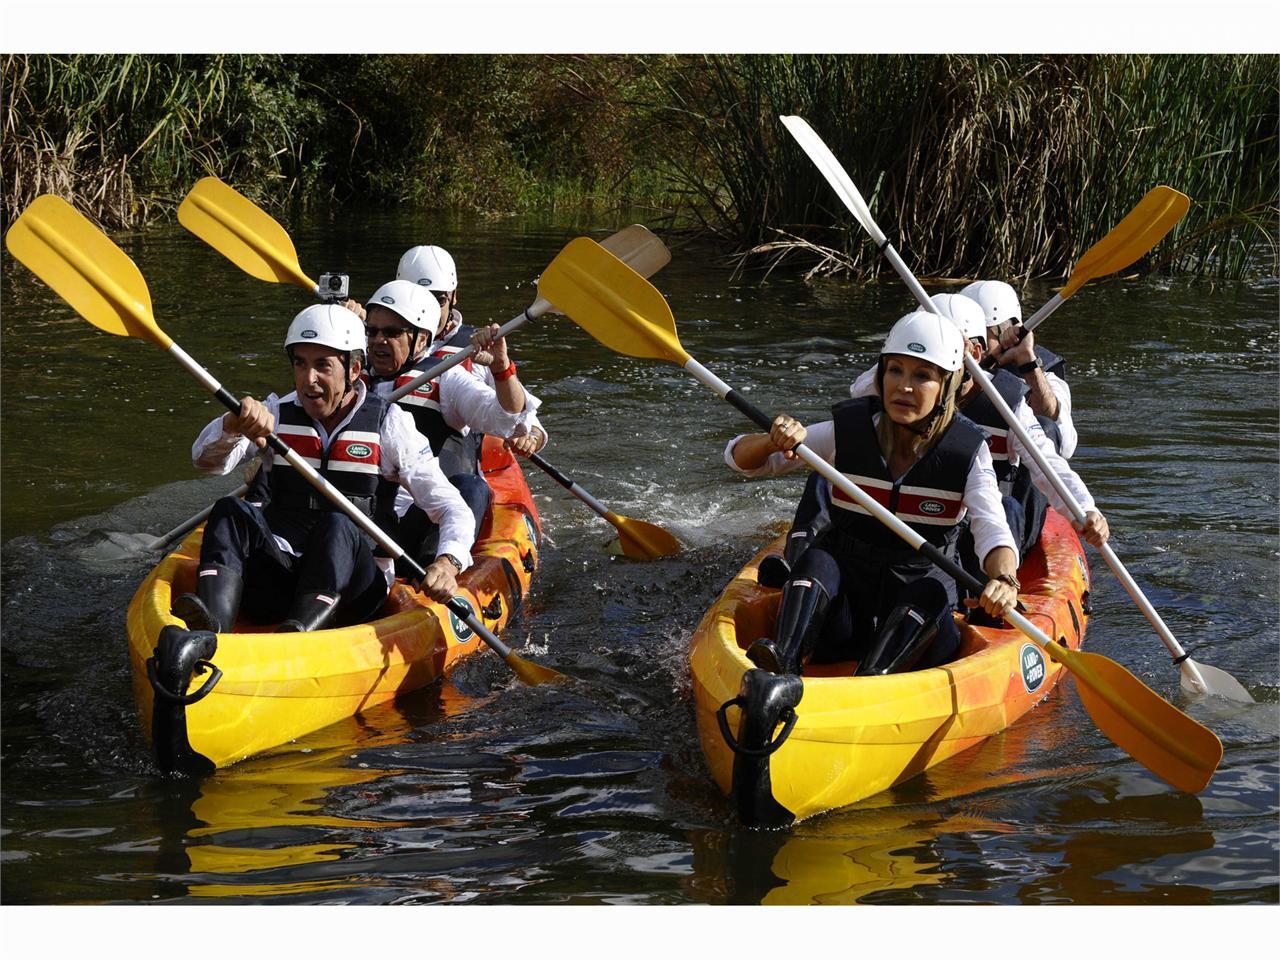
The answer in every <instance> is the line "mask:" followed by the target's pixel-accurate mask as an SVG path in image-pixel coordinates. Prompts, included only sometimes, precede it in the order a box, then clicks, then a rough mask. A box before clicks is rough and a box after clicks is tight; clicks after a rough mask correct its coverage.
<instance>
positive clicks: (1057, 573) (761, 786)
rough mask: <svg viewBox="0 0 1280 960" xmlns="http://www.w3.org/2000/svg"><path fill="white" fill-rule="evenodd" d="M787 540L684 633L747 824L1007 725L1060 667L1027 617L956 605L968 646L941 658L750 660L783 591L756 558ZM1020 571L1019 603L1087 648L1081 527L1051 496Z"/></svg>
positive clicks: (884, 785) (902, 773)
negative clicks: (999, 616) (892, 669)
mask: <svg viewBox="0 0 1280 960" xmlns="http://www.w3.org/2000/svg"><path fill="white" fill-rule="evenodd" d="M782 542H783V538H779V539H778V540H777V541H775V542H774V543H772V544H770V545H769V546H767V547H765V548H764V549H763V550H761V551H760V552H759V553H758V554H757V555H756V556H755V557H754V558H753V559H752V560H751V562H750V563H748V564H747V566H746V567H744V568H743V570H742V571H741V572H740V573H739V574H738V576H737V577H736V578H735V579H734V580H733V581H732V582H731V583H730V584H729V585H728V587H726V589H725V590H724V592H723V593H722V594H721V596H720V598H719V599H718V600H717V601H716V602H715V604H713V605H712V607H711V608H710V609H709V610H708V611H707V613H706V615H705V616H704V617H703V619H702V622H701V623H700V624H699V626H698V628H697V630H696V631H695V633H694V635H693V639H692V642H691V647H690V667H691V672H692V676H693V688H694V696H695V705H696V716H697V723H698V736H699V739H700V741H701V745H702V751H703V754H704V756H705V757H706V760H707V764H708V767H709V768H710V771H711V774H712V777H713V778H714V779H715V781H716V783H717V784H718V785H719V787H720V789H721V790H722V791H723V792H724V793H725V794H726V795H727V796H729V797H730V798H731V800H732V801H733V802H734V804H735V806H736V808H737V812H738V815H739V817H740V818H741V819H742V820H743V821H744V823H746V824H748V825H751V826H786V825H789V824H791V823H794V822H795V821H798V820H803V819H805V818H806V817H811V816H814V815H815V814H819V813H822V812H824V811H827V810H833V809H837V808H839V807H844V806H847V805H849V804H851V803H856V802H857V801H859V800H861V799H863V798H865V797H868V796H871V795H873V794H876V793H879V792H880V791H882V790H886V789H888V788H889V787H891V786H893V785H894V784H897V783H901V782H902V781H904V780H906V779H908V778H910V777H913V776H915V775H917V774H919V773H921V772H922V771H924V770H927V769H928V768H929V767H932V766H933V765H935V764H937V763H941V762H942V761H944V760H946V759H948V758H950V757H953V756H955V755H956V754H958V753H960V752H961V751H964V750H967V749H969V748H970V747H973V746H975V745H977V744H979V743H981V742H982V741H983V740H985V739H986V738H987V737H990V736H992V735H993V734H996V733H999V732H1000V731H1002V730H1004V729H1005V728H1006V727H1008V726H1009V725H1010V724H1011V723H1013V722H1014V721H1016V720H1017V719H1018V718H1019V717H1021V716H1022V715H1023V714H1025V713H1026V712H1027V711H1028V710H1030V709H1031V708H1032V707H1034V706H1035V705H1036V704H1037V703H1039V702H1040V701H1041V700H1043V699H1044V698H1045V697H1046V696H1047V695H1048V694H1049V692H1050V691H1051V690H1052V689H1053V687H1054V685H1055V684H1056V683H1057V681H1058V678H1059V677H1060V675H1061V672H1062V668H1061V666H1060V665H1058V664H1057V663H1055V662H1053V661H1052V660H1050V659H1049V658H1048V657H1046V656H1045V655H1044V654H1043V652H1041V651H1040V649H1039V648H1038V647H1037V646H1036V645H1035V644H1033V643H1032V642H1031V641H1030V640H1029V639H1027V638H1026V637H1025V636H1023V635H1022V634H1021V633H1020V632H1019V631H1017V630H1015V629H998V628H988V627H973V626H970V625H968V624H966V623H964V622H963V620H960V619H958V620H957V622H958V624H959V626H960V631H961V647H960V655H959V656H958V658H957V659H956V660H954V661H953V662H951V663H948V664H945V665H943V666H940V667H935V668H932V669H928V670H917V671H912V672H909V673H902V674H893V675H889V676H883V677H856V678H855V677H852V676H850V675H849V674H850V673H851V672H852V668H853V666H854V665H853V664H852V663H846V664H831V665H825V666H821V667H810V668H806V670H805V675H804V677H803V678H802V679H801V680H800V681H795V680H788V678H777V677H775V676H774V675H772V674H767V673H765V672H764V671H760V670H756V669H754V667H753V665H752V664H751V663H750V661H748V660H747V658H746V654H745V649H746V647H747V646H749V645H750V644H751V642H752V641H753V640H755V639H756V638H758V637H761V636H768V635H771V633H772V629H773V621H774V618H775V617H776V615H777V608H778V599H779V591H778V590H776V589H769V588H766V587H762V586H760V585H759V584H758V583H756V570H757V568H758V566H759V564H760V562H761V561H762V560H763V559H764V558H765V557H766V556H768V555H769V554H770V553H780V552H781V549H782ZM1019 579H1020V580H1021V582H1022V584H1023V589H1022V594H1021V600H1022V603H1023V605H1024V607H1025V608H1026V612H1025V616H1026V617H1027V618H1028V619H1029V620H1031V622H1033V623H1035V624H1036V625H1037V626H1038V627H1040V628H1041V629H1042V630H1044V631H1045V633H1046V634H1048V635H1049V636H1050V637H1051V638H1052V639H1053V640H1055V641H1057V642H1060V643H1063V644H1065V645H1066V646H1068V647H1070V648H1071V649H1073V650H1075V649H1079V647H1080V644H1081V642H1082V640H1083V638H1084V632H1085V628H1086V625H1087V619H1088V615H1087V610H1088V606H1089V604H1088V592H1089V570H1088V566H1087V565H1086V563H1085V560H1084V553H1083V550H1082V548H1081V545H1080V541H1079V539H1078V537H1077V536H1076V533H1075V531H1074V530H1073V529H1072V528H1071V526H1070V524H1069V523H1067V521H1066V520H1065V519H1064V518H1063V517H1061V516H1060V515H1059V514H1057V513H1055V512H1053V511H1052V510H1051V511H1050V512H1049V515H1048V518H1047V519H1046V521H1045V531H1044V534H1043V536H1042V538H1041V542H1040V544H1039V545H1038V546H1037V548H1036V549H1035V550H1034V551H1032V552H1031V553H1030V555H1029V556H1028V557H1027V558H1026V561H1025V562H1024V564H1023V566H1022V568H1021V569H1020V570H1019ZM785 682H790V684H791V685H792V687H794V689H783V687H784V685H785ZM788 704H790V707H788ZM770 711H772V712H770Z"/></svg>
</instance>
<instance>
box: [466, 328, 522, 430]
mask: <svg viewBox="0 0 1280 960" xmlns="http://www.w3.org/2000/svg"><path fill="white" fill-rule="evenodd" d="M501 329H502V328H501V327H500V326H499V325H498V324H496V323H491V324H489V326H487V327H481V328H480V329H479V330H477V331H476V332H475V333H474V334H472V335H471V345H472V346H473V347H475V348H476V354H475V359H476V361H478V362H480V363H484V364H487V365H488V367H489V371H490V373H491V374H492V375H493V389H494V391H495V392H496V393H497V394H498V402H499V403H501V404H502V409H504V410H507V411H510V412H511V413H520V412H521V411H522V410H524V406H525V396H524V387H523V386H522V385H521V383H520V377H519V376H517V375H516V365H515V363H514V362H513V361H512V359H511V358H510V357H509V356H508V355H507V338H506V337H500V336H498V331H499V330H501Z"/></svg>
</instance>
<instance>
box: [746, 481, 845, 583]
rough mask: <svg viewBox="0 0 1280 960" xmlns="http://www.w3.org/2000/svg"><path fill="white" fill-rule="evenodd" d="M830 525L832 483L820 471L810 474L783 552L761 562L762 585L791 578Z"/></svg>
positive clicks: (758, 580) (757, 573)
mask: <svg viewBox="0 0 1280 960" xmlns="http://www.w3.org/2000/svg"><path fill="white" fill-rule="evenodd" d="M830 529H831V485H830V484H829V483H828V482H827V480H826V478H825V477H823V476H822V475H821V474H817V473H815V474H811V475H810V477H809V482H808V484H807V485H806V486H805V491H804V496H803V497H801V499H800V505H799V506H798V507H797V508H796V515H795V519H793V520H792V521H791V529H790V530H789V531H788V532H787V541H786V543H785V544H783V547H782V556H780V557H779V556H778V555H777V554H770V555H769V556H767V557H765V558H764V560H762V561H761V562H760V568H759V570H758V571H757V572H756V583H758V584H760V586H762V587H781V586H783V585H784V584H785V583H786V582H787V581H788V580H790V579H791V571H792V570H794V569H795V568H796V564H797V563H799V562H800V557H801V556H802V555H803V554H804V552H805V551H806V550H808V549H809V547H810V546H812V545H813V544H814V543H815V542H817V540H818V538H819V537H820V536H822V534H824V533H826V531H828V530H830Z"/></svg>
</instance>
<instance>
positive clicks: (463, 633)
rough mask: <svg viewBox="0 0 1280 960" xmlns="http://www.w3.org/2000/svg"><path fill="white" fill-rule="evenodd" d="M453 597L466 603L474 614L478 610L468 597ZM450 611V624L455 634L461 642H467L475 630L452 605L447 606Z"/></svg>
mask: <svg viewBox="0 0 1280 960" xmlns="http://www.w3.org/2000/svg"><path fill="white" fill-rule="evenodd" d="M453 599H455V600H457V601H459V602H460V603H463V604H466V607H467V610H469V611H470V612H471V613H472V614H473V615H474V614H475V612H476V609H475V607H473V606H471V602H470V601H469V600H467V598H466V597H454V598H453ZM445 609H446V610H448V611H449V626H451V627H452V628H453V635H454V636H455V637H457V638H458V642H459V643H466V642H467V641H468V640H470V639H472V638H473V637H474V636H475V632H474V631H473V630H472V629H471V628H470V627H469V626H467V622H466V621H465V620H463V619H462V618H461V617H459V616H458V615H457V614H456V613H454V612H453V608H452V607H445Z"/></svg>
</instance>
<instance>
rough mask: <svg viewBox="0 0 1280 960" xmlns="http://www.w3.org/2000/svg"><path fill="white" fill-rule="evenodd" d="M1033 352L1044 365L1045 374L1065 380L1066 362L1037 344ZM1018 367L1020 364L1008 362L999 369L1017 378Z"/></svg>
mask: <svg viewBox="0 0 1280 960" xmlns="http://www.w3.org/2000/svg"><path fill="white" fill-rule="evenodd" d="M1035 351H1036V358H1037V359H1038V360H1039V361H1040V362H1041V363H1042V364H1044V372H1045V373H1052V374H1053V375H1054V376H1056V377H1058V378H1059V379H1062V380H1066V379H1067V361H1066V360H1064V359H1062V357H1060V356H1058V355H1057V354H1056V353H1054V352H1053V351H1052V350H1046V349H1045V348H1044V347H1042V346H1040V344H1038V343H1037V344H1036V346H1035ZM1020 366H1022V364H1020V363H1012V362H1010V363H1005V364H1002V365H1001V366H1000V369H1001V370H1008V371H1009V372H1010V373H1012V374H1013V375H1014V376H1017V375H1018V371H1017V370H1016V369H1015V368H1016V367H1020Z"/></svg>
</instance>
